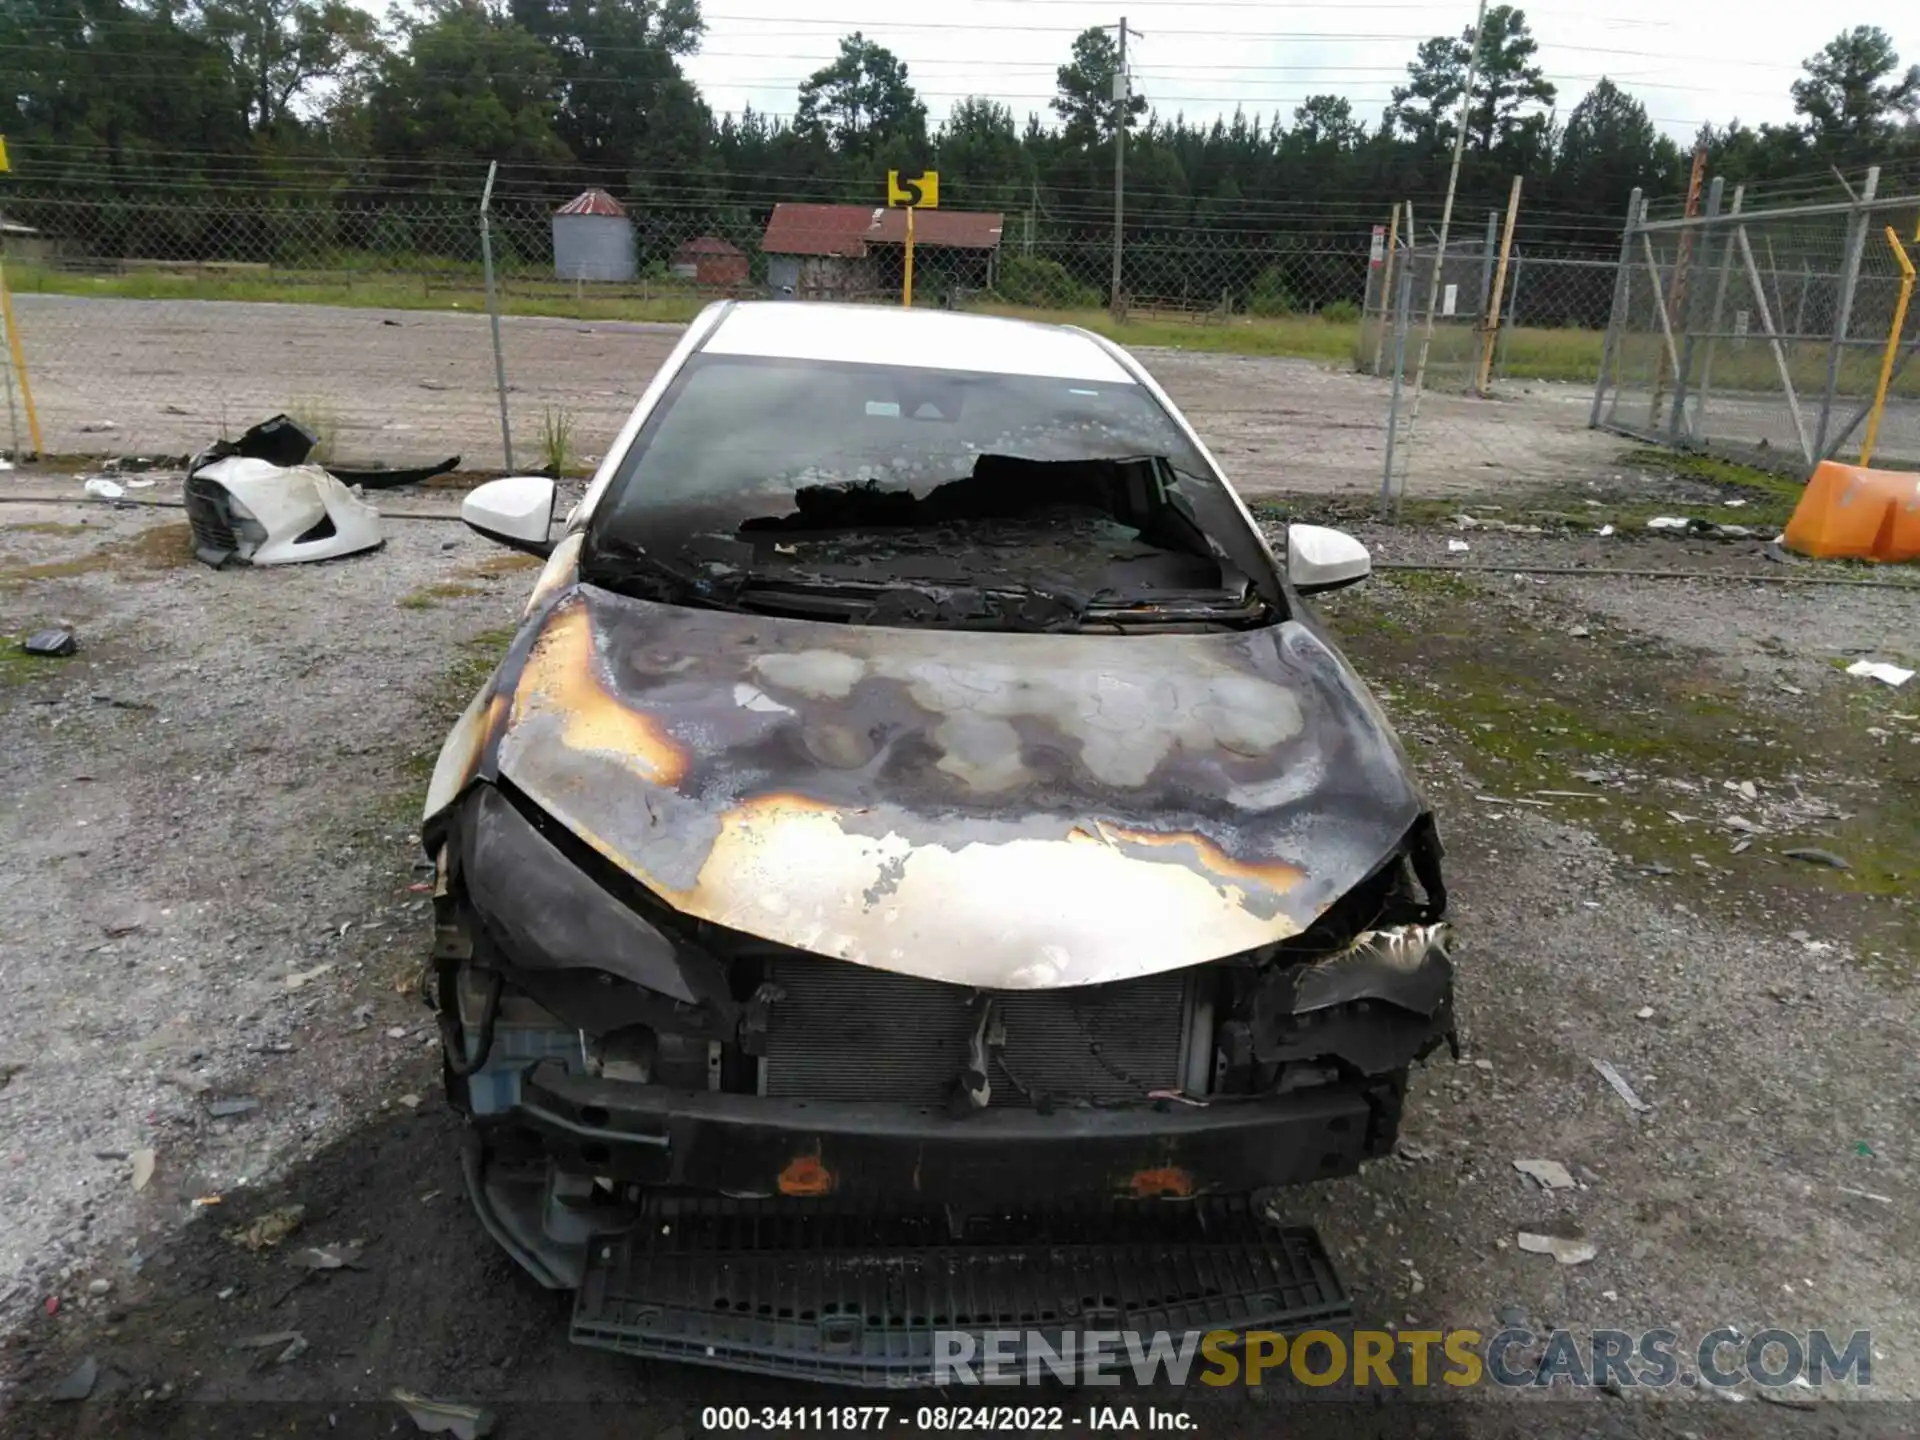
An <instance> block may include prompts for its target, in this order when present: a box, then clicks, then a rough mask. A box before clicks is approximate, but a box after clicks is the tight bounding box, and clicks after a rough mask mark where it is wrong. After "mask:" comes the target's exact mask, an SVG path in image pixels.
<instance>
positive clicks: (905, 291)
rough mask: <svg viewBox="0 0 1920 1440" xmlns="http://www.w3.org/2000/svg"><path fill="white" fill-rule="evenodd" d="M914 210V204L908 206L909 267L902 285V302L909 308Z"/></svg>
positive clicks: (911, 284)
mask: <svg viewBox="0 0 1920 1440" xmlns="http://www.w3.org/2000/svg"><path fill="white" fill-rule="evenodd" d="M913 210H914V207H913V206H911V205H909V206H908V207H907V257H906V259H907V267H906V276H905V279H904V281H903V282H902V284H901V286H900V303H901V304H902V305H904V306H906V307H907V308H908V309H909V310H911V309H912V308H913Z"/></svg>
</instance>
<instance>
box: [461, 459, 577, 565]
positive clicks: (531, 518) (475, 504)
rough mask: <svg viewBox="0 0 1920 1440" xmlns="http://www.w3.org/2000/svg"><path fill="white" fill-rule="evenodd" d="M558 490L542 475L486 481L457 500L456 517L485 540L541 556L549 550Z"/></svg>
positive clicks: (515, 476) (550, 552)
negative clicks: (457, 513) (458, 511)
mask: <svg viewBox="0 0 1920 1440" xmlns="http://www.w3.org/2000/svg"><path fill="white" fill-rule="evenodd" d="M558 493H559V492H558V490H557V489H556V488H555V487H554V483H553V481H551V480H549V479H547V478H546V476H544V475H509V476H508V477H507V478H506V479H504V480H489V481H488V482H487V483H486V484H484V485H479V486H476V487H475V488H474V489H473V490H471V491H469V492H468V494H467V498H466V499H465V500H463V501H461V502H460V518H461V519H462V520H464V521H466V522H467V524H468V525H470V526H472V527H473V529H475V530H477V531H479V532H480V534H482V535H484V536H486V537H487V539H489V540H492V541H494V542H496V543H498V544H501V545H507V546H511V547H512V548H513V549H515V550H524V551H526V552H527V553H528V554H529V555H539V556H541V557H543V558H544V557H545V556H547V555H550V554H552V553H553V505H554V499H555V497H556V496H557V495H558Z"/></svg>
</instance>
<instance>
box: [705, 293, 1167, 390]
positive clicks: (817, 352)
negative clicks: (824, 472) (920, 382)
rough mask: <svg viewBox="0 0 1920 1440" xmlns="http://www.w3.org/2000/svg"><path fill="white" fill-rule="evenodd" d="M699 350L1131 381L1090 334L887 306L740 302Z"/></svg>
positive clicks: (1061, 327) (1030, 323)
mask: <svg viewBox="0 0 1920 1440" xmlns="http://www.w3.org/2000/svg"><path fill="white" fill-rule="evenodd" d="M700 348H701V350H702V352H703V353H706V354H709V355H753V356H764V357H767V358H770V359H782V360H814V361H826V362H833V361H839V362H842V363H851V364H865V365H887V366H895V367H899V368H901V369H923V370H966V371H972V372H976V373H983V374H989V375H1025V376H1033V377H1036V378H1045V379H1056V380H1092V381H1097V382H1100V383H1102V384H1108V385H1116V384H1119V385H1131V384H1133V383H1134V379H1133V376H1132V375H1131V374H1130V373H1129V372H1128V370H1127V368H1126V367H1125V366H1124V365H1122V364H1121V363H1120V361H1119V359H1118V358H1117V357H1116V356H1115V355H1114V353H1113V352H1112V351H1111V350H1109V349H1108V348H1107V347H1106V346H1105V345H1104V344H1103V343H1101V341H1100V340H1099V339H1097V338H1096V337H1095V336H1093V335H1091V334H1089V333H1088V332H1086V331H1085V330H1076V329H1073V328H1071V327H1068V326H1065V325H1041V324H1038V323H1036V322H1034V321H1031V320H1011V319H1005V318H1002V317H1000V316H997V315H962V314H955V313H954V312H952V311H948V310H909V309H905V308H903V307H900V306H891V305H831V304H822V303H820V302H818V301H811V300H773V301H752V302H744V303H739V304H735V305H732V306H731V307H729V309H728V310H727V312H726V314H725V315H723V316H722V317H721V318H720V321H719V323H718V324H717V325H715V327H714V329H713V331H712V333H711V334H709V335H708V336H707V339H706V343H705V344H704V345H702V346H701V347H700Z"/></svg>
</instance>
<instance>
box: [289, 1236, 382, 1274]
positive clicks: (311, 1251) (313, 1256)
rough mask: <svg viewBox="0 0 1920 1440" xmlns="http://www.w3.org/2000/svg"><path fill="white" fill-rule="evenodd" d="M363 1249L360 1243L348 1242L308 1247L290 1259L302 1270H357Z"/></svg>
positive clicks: (355, 1241) (295, 1253)
mask: <svg viewBox="0 0 1920 1440" xmlns="http://www.w3.org/2000/svg"><path fill="white" fill-rule="evenodd" d="M365 1249H366V1246H365V1245H364V1244H362V1243H361V1242H360V1241H358V1240H349V1241H346V1242H344V1243H342V1244H337V1245H309V1246H308V1247H307V1248H306V1249H304V1250H296V1251H295V1252H294V1253H293V1255H292V1257H291V1258H292V1261H293V1263H294V1264H295V1265H298V1266H299V1267H300V1268H301V1269H302V1270H358V1269H360V1268H361V1265H360V1254H361V1252H362V1251H363V1250H365Z"/></svg>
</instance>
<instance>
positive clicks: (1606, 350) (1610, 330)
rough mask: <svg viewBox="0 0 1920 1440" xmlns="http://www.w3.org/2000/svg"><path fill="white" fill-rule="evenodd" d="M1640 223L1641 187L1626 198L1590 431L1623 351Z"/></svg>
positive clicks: (1590, 415)
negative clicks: (1636, 231)
mask: <svg viewBox="0 0 1920 1440" xmlns="http://www.w3.org/2000/svg"><path fill="white" fill-rule="evenodd" d="M1639 220H1640V187H1639V186H1637V185H1636V186H1635V187H1634V190H1633V194H1632V195H1631V196H1629V197H1628V198H1627V223H1626V225H1625V226H1624V227H1623V228H1622V229H1621V231H1620V264H1619V268H1618V269H1616V270H1615V271H1614V274H1613V309H1612V310H1611V311H1609V312H1608V314H1607V338H1606V340H1605V342H1604V343H1603V344H1602V345H1601V347H1600V378H1599V380H1597V381H1596V382H1595V383H1594V387H1593V410H1592V412H1591V413H1590V414H1589V415H1588V416H1587V428H1588V429H1589V430H1597V429H1599V428H1600V415H1601V412H1602V410H1603V409H1604V408H1605V407H1606V402H1607V377H1608V376H1609V375H1611V374H1612V373H1613V360H1614V355H1615V353H1616V352H1617V351H1618V350H1619V348H1620V332H1621V331H1622V330H1624V329H1625V328H1626V324H1627V315H1626V310H1627V297H1626V285H1627V276H1628V274H1629V273H1630V272H1631V270H1632V268H1633V231H1634V226H1635V225H1637V224H1638V223H1639Z"/></svg>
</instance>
